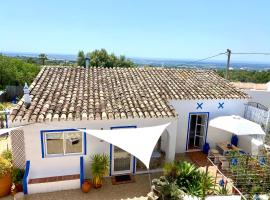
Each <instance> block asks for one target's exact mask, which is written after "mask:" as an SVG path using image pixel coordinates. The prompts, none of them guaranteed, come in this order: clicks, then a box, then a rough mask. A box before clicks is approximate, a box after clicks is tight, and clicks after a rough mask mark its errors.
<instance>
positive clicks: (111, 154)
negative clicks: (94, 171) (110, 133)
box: [110, 144, 112, 176]
mask: <svg viewBox="0 0 270 200" xmlns="http://www.w3.org/2000/svg"><path fill="white" fill-rule="evenodd" d="M111 175H112V144H110V176H111Z"/></svg>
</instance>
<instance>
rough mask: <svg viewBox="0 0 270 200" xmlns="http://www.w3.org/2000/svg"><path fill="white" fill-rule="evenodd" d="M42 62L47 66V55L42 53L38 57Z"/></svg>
mask: <svg viewBox="0 0 270 200" xmlns="http://www.w3.org/2000/svg"><path fill="white" fill-rule="evenodd" d="M38 58H39V60H40V64H42V65H45V61H46V60H48V58H47V55H46V54H45V53H41V54H39V55H38Z"/></svg>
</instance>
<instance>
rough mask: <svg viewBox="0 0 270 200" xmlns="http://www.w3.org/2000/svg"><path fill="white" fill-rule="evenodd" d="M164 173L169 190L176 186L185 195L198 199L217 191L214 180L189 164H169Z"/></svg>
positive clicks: (166, 165)
mask: <svg viewBox="0 0 270 200" xmlns="http://www.w3.org/2000/svg"><path fill="white" fill-rule="evenodd" d="M163 171H164V175H165V178H166V180H167V181H168V182H169V186H166V187H167V188H174V187H175V186H174V185H176V186H177V187H178V189H180V190H181V191H183V192H184V193H186V194H188V195H191V196H196V197H205V196H206V195H209V194H213V192H214V191H215V190H214V180H213V178H212V177H211V176H209V175H208V174H206V173H205V172H203V171H200V170H199V169H198V168H197V167H195V166H194V165H193V164H190V163H188V162H174V163H167V164H165V166H164V169H163Z"/></svg>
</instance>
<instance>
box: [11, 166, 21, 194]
mask: <svg viewBox="0 0 270 200" xmlns="http://www.w3.org/2000/svg"><path fill="white" fill-rule="evenodd" d="M23 176H24V169H19V168H13V169H12V182H13V183H14V184H15V190H16V192H22V191H23V186H22V180H23Z"/></svg>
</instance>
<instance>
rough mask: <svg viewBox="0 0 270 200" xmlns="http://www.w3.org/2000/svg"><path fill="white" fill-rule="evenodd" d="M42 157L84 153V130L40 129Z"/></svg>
mask: <svg viewBox="0 0 270 200" xmlns="http://www.w3.org/2000/svg"><path fill="white" fill-rule="evenodd" d="M40 140H41V153H42V158H45V157H58V156H69V155H86V132H84V133H82V132H80V131H78V130H77V129H58V130H41V131H40Z"/></svg>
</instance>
